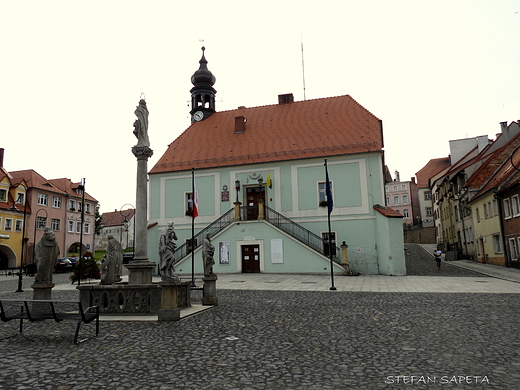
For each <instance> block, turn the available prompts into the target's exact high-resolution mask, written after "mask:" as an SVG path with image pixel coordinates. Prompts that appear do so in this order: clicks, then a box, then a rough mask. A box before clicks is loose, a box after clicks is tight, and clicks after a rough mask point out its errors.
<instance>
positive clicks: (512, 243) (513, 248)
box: [509, 238, 518, 261]
mask: <svg viewBox="0 0 520 390" xmlns="http://www.w3.org/2000/svg"><path fill="white" fill-rule="evenodd" d="M509 253H510V255H511V260H514V261H516V259H517V257H518V254H517V253H518V252H517V251H516V240H515V239H514V238H510V239H509Z"/></svg>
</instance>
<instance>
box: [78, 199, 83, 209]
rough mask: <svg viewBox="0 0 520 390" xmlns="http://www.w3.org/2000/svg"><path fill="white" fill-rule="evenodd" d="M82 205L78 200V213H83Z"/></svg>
mask: <svg viewBox="0 0 520 390" xmlns="http://www.w3.org/2000/svg"><path fill="white" fill-rule="evenodd" d="M81 206H82V203H81V202H80V201H79V200H78V211H81Z"/></svg>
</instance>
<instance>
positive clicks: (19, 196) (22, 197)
mask: <svg viewBox="0 0 520 390" xmlns="http://www.w3.org/2000/svg"><path fill="white" fill-rule="evenodd" d="M16 203H17V204H25V193H23V192H17V193H16Z"/></svg>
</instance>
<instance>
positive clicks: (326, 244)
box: [321, 232, 336, 256]
mask: <svg viewBox="0 0 520 390" xmlns="http://www.w3.org/2000/svg"><path fill="white" fill-rule="evenodd" d="M321 237H322V238H323V254H324V255H325V256H330V251H331V250H332V256H336V232H331V233H330V243H329V233H328V232H326V233H321Z"/></svg>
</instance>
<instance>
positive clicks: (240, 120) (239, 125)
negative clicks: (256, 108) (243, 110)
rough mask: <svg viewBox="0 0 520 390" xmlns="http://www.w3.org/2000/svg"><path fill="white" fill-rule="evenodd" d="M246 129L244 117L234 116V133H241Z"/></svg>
mask: <svg viewBox="0 0 520 390" xmlns="http://www.w3.org/2000/svg"><path fill="white" fill-rule="evenodd" d="M245 130H246V118H244V117H243V116H236V117H235V134H240V133H243V132H244V131H245Z"/></svg>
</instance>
